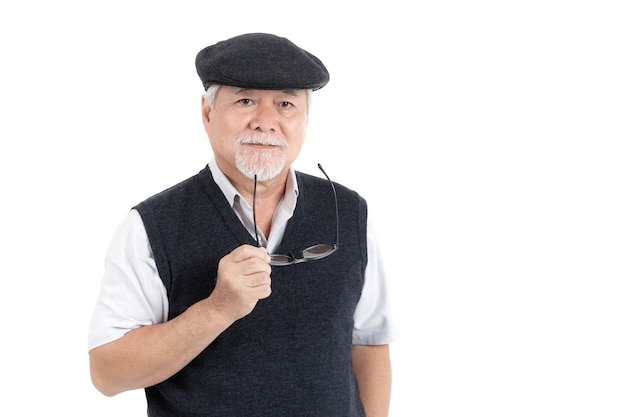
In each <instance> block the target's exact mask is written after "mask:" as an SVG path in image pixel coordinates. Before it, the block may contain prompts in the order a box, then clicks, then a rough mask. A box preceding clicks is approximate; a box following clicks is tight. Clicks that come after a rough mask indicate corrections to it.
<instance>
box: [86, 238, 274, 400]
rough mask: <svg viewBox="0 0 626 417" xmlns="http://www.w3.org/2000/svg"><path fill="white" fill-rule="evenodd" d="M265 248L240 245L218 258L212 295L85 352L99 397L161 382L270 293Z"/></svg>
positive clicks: (268, 268)
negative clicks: (178, 313) (152, 323)
mask: <svg viewBox="0 0 626 417" xmlns="http://www.w3.org/2000/svg"><path fill="white" fill-rule="evenodd" d="M270 272H271V267H270V266H269V255H268V254H267V252H266V251H265V249H264V248H256V247H252V246H249V245H244V246H240V247H239V248H237V249H235V250H234V251H233V252H231V253H230V254H228V255H226V256H225V257H224V258H222V259H221V260H220V263H219V266H218V272H217V280H216V286H215V289H214V290H213V292H212V293H211V295H210V296H209V297H208V298H205V299H204V300H201V301H199V302H197V303H196V304H194V305H192V306H191V307H189V308H188V309H187V310H186V311H185V312H184V313H182V314H181V315H179V316H177V317H176V318H174V319H172V320H170V321H167V322H165V323H160V324H155V325H150V326H144V327H140V328H138V329H135V330H131V331H129V332H128V333H126V334H125V335H124V336H123V337H121V338H120V339H117V340H115V341H113V342H110V343H106V344H104V345H101V346H98V347H96V348H94V349H92V350H91V351H90V352H89V365H90V371H91V379H92V381H93V384H94V386H95V387H96V388H97V389H98V390H99V391H100V392H102V393H103V394H104V395H107V396H113V395H116V394H119V393H120V392H124V391H128V390H131V389H137V388H145V387H149V386H152V385H155V384H157V383H159V382H162V381H164V380H166V379H167V378H169V377H170V376H172V375H174V374H175V373H176V372H178V371H179V370H181V369H182V368H183V367H185V366H186V365H187V364H188V363H189V362H191V361H192V360H193V359H194V358H195V357H196V356H198V354H200V352H202V351H203V350H204V349H205V348H206V347H207V346H208V345H209V344H211V342H213V340H215V339H216V338H217V336H219V335H220V334H221V333H222V332H223V331H224V330H226V329H227V328H228V327H229V326H230V325H231V324H232V323H234V322H235V321H236V320H238V319H240V318H241V317H244V316H245V315H247V314H249V313H250V312H251V311H252V310H253V309H254V307H255V306H256V304H257V302H258V300H260V299H262V298H266V297H269V295H270V294H271V287H270V284H271V279H270Z"/></svg>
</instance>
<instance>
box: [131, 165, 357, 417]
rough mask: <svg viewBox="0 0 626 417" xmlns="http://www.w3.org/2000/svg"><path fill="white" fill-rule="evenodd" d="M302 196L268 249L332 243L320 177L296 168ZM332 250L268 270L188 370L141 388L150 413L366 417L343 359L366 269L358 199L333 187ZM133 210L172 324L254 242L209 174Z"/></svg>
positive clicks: (329, 204) (329, 200)
mask: <svg viewBox="0 0 626 417" xmlns="http://www.w3.org/2000/svg"><path fill="white" fill-rule="evenodd" d="M297 180H298V186H299V190H300V194H299V197H298V204H297V207H296V210H295V212H294V215H293V218H292V219H291V220H290V221H289V224H288V226H287V229H286V231H285V236H284V238H283V241H282V243H281V245H280V247H279V249H278V250H277V253H285V254H287V253H290V252H291V253H294V254H295V255H296V256H300V252H299V251H301V250H302V249H304V248H306V247H309V246H311V245H314V244H317V243H328V244H332V243H334V239H335V225H334V203H333V197H332V190H331V188H330V185H329V184H328V182H327V181H326V180H325V179H320V178H317V177H313V176H310V175H307V174H303V173H297ZM336 189H337V199H338V204H339V228H340V231H339V248H338V250H337V251H335V253H333V254H332V255H330V256H328V257H326V258H324V259H321V260H318V261H310V262H305V263H301V264H297V265H290V266H282V267H281V266H279V267H276V266H275V267H272V295H271V296H270V297H269V298H267V299H265V300H260V301H259V302H258V304H257V306H256V307H255V309H254V310H253V311H252V313H250V314H249V315H248V316H246V317H244V318H242V319H240V320H238V321H237V322H235V323H234V324H233V325H232V326H231V327H229V328H228V329H227V330H226V331H225V332H224V333H222V334H221V335H220V336H219V337H218V338H217V339H216V340H215V341H214V342H213V343H212V344H211V345H209V346H208V347H207V348H206V349H205V350H204V351H203V352H202V353H201V354H200V355H198V356H197V357H196V358H195V359H194V360H193V361H192V362H191V363H189V364H188V365H187V366H186V367H185V368H183V369H182V370H181V371H180V372H178V373H177V374H176V375H174V376H172V377H171V378H169V379H168V380H166V381H164V382H162V383H160V384H158V385H156V386H153V387H149V388H147V389H146V397H147V402H148V415H149V416H152V417H161V416H169V417H173V416H176V417H178V416H206V417H210V416H216V417H217V416H219V417H255V416H259V417H261V416H263V417H294V416H297V417H306V416H315V417H335V416H336V417H340V416H341V417H348V416H349V417H363V416H364V415H365V414H364V412H363V406H362V404H361V401H360V398H359V393H358V387H357V385H356V380H355V376H354V372H353V369H352V362H351V358H350V352H351V348H352V329H353V325H354V323H353V315H354V311H355V308H356V305H357V302H358V301H359V297H360V295H361V290H362V288H363V279H364V278H363V277H364V270H365V266H366V264H367V248H366V219H367V207H366V203H365V200H364V199H363V198H361V197H360V196H359V195H358V194H357V193H355V192H354V191H351V190H349V189H347V188H345V187H343V186H341V185H339V184H336ZM136 209H137V210H138V211H139V213H140V214H141V217H142V219H143V222H144V224H145V227H146V231H147V233H148V238H149V240H150V244H151V247H152V251H153V253H154V257H155V260H156V264H157V268H158V271H159V274H160V276H161V279H162V280H163V283H164V284H165V288H166V289H167V294H168V299H169V304H170V314H169V318H170V319H171V318H173V317H176V316H177V315H179V314H181V313H182V312H183V311H184V310H185V309H186V308H188V307H189V306H190V305H192V304H193V303H195V302H197V301H199V300H202V299H203V298H205V297H207V296H208V295H209V294H210V293H211V291H212V290H213V288H214V284H215V277H216V271H217V265H218V261H219V259H220V258H222V257H223V256H224V255H226V254H227V253H229V252H230V251H232V250H233V249H234V248H236V247H237V246H240V245H242V244H250V245H254V244H255V242H254V240H253V238H252V237H251V236H250V234H249V233H248V232H247V231H246V229H245V228H244V226H243V225H242V224H241V222H240V221H239V219H238V218H237V216H236V215H235V213H234V212H233V210H232V208H231V207H230V205H229V204H228V202H227V200H226V198H225V197H224V195H223V194H222V192H221V191H220V189H219V187H218V186H217V185H216V184H215V182H214V181H213V178H212V176H211V172H210V170H209V169H208V167H206V168H205V169H203V170H202V171H201V172H200V173H199V174H197V175H195V176H193V177H191V178H189V179H188V180H186V181H184V182H182V183H180V184H178V185H176V186H174V187H172V188H170V189H168V190H165V191H163V192H161V193H159V194H157V195H155V196H153V197H151V198H149V199H147V200H146V201H144V202H142V203H141V204H139V205H138V206H136Z"/></svg>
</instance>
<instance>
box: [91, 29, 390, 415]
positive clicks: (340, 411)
mask: <svg viewBox="0 0 626 417" xmlns="http://www.w3.org/2000/svg"><path fill="white" fill-rule="evenodd" d="M196 68H197V71H198V74H199V76H200V79H201V80H202V82H203V85H204V88H205V91H206V92H205V94H204V95H203V97H202V121H203V123H204V127H205V130H206V133H207V135H208V137H209V140H210V143H211V147H212V150H213V153H214V155H213V158H212V159H211V160H210V162H209V164H208V165H207V166H206V167H205V168H204V169H202V170H201V171H200V172H199V173H198V174H197V175H195V176H193V177H191V178H189V179H187V180H185V181H183V182H181V183H179V184H177V185H175V186H173V187H171V188H169V189H167V190H165V191H163V192H161V193H159V194H157V195H155V196H153V197H151V198H148V199H147V200H145V201H143V202H141V203H140V204H138V205H136V206H134V207H133V208H132V209H131V210H130V211H129V213H128V216H127V217H126V218H125V219H124V220H123V222H122V223H121V225H120V226H119V228H118V230H117V231H116V233H115V236H114V238H113V240H112V242H111V244H110V247H109V250H108V251H107V256H106V264H105V272H104V276H103V279H102V287H101V292H100V295H99V298H98V300H97V303H96V306H95V309H94V313H93V318H92V323H91V327H90V331H89V358H90V367H91V376H92V380H93V383H94V385H95V387H96V388H97V389H98V390H100V391H101V392H102V393H103V394H105V395H108V396H112V395H115V394H118V393H120V392H123V391H127V390H132V389H138V388H144V389H145V392H146V398H147V404H148V415H149V416H221V417H225V416H228V417H236V416H241V417H243V416H246V417H250V416H272V417H283V416H285V417H286V416H290V417H291V416H298V417H302V416H316V417H322V416H323V417H331V416H346V417H347V416H368V417H375V416H386V415H387V414H388V409H389V399H390V392H391V365H390V357H389V343H390V341H391V340H392V338H393V336H394V335H393V333H394V332H393V328H392V324H391V320H390V319H391V317H390V314H389V299H388V294H387V288H386V282H385V275H384V271H383V270H382V262H381V260H380V255H379V253H378V249H377V244H376V240H375V237H374V235H373V231H372V227H371V222H370V220H369V219H368V216H367V206H366V202H365V200H364V199H363V198H362V197H360V196H359V195H358V194H357V193H356V192H354V191H352V190H350V189H348V188H346V187H344V186H342V185H340V184H336V183H333V182H332V181H331V180H330V179H329V178H328V176H327V175H326V172H324V170H323V168H322V167H321V166H320V169H321V171H322V173H323V174H324V177H325V178H322V177H316V176H312V175H307V174H304V173H301V172H297V171H295V170H294V169H293V168H292V166H291V165H292V163H293V161H294V160H295V159H296V157H297V156H298V154H299V153H300V150H301V148H302V145H303V142H304V138H305V132H306V128H307V121H308V111H309V104H310V95H311V94H312V92H313V91H315V90H318V89H320V88H322V87H324V86H325V85H326V83H327V82H328V80H329V75H328V71H327V69H326V67H325V66H324V65H323V64H322V62H321V61H320V60H319V59H318V58H317V57H315V56H314V55H312V54H310V53H309V52H307V51H305V50H303V49H301V48H300V47H298V46H296V45H295V44H293V43H292V42H291V41H289V40H288V39H285V38H282V37H278V36H275V35H270V34H263V33H251V34H245V35H241V36H237V37H234V38H231V39H228V40H225V41H222V42H218V43H217V44H215V45H212V46H209V47H207V48H205V49H203V50H202V51H200V52H199V53H198V55H197V57H196Z"/></svg>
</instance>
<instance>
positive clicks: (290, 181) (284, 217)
mask: <svg viewBox="0 0 626 417" xmlns="http://www.w3.org/2000/svg"><path fill="white" fill-rule="evenodd" d="M209 169H210V170H211V174H212V175H213V180H214V181H215V183H216V184H217V186H218V187H219V188H220V190H221V191H222V193H223V194H224V196H225V197H226V200H227V201H228V203H229V204H230V206H231V207H232V208H233V210H234V211H235V214H237V217H239V220H241V223H242V224H243V225H244V226H245V227H246V229H248V232H249V233H250V234H251V235H252V236H253V237H254V222H253V220H252V207H250V205H249V204H248V202H247V201H246V200H245V199H244V198H243V196H242V195H241V194H240V193H239V192H238V191H237V189H236V188H235V187H234V186H233V185H232V184H231V182H230V181H229V180H228V178H227V177H226V175H224V173H223V172H222V170H221V169H220V167H219V166H217V162H216V161H215V156H213V157H212V158H211V161H210V162H209ZM298 194H299V190H298V181H297V180H296V172H295V170H294V169H293V167H290V168H289V174H288V176H287V183H286V185H285V195H284V196H283V199H282V200H281V201H280V203H279V204H278V207H277V208H276V211H275V212H274V217H273V218H272V231H271V233H270V236H269V239H267V240H266V238H265V236H261V240H262V241H263V243H264V246H266V247H267V249H268V250H269V251H270V252H271V251H273V250H274V248H276V247H277V246H278V244H279V243H280V241H281V240H282V238H283V235H284V233H285V228H286V227H287V221H288V220H289V219H290V218H291V216H293V212H294V210H295V209H296V203H297V200H298Z"/></svg>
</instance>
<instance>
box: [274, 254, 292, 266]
mask: <svg viewBox="0 0 626 417" xmlns="http://www.w3.org/2000/svg"><path fill="white" fill-rule="evenodd" d="M270 256H271V257H272V260H271V262H270V264H271V265H288V264H290V263H292V262H293V260H294V259H293V257H291V256H289V255H270Z"/></svg>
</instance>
